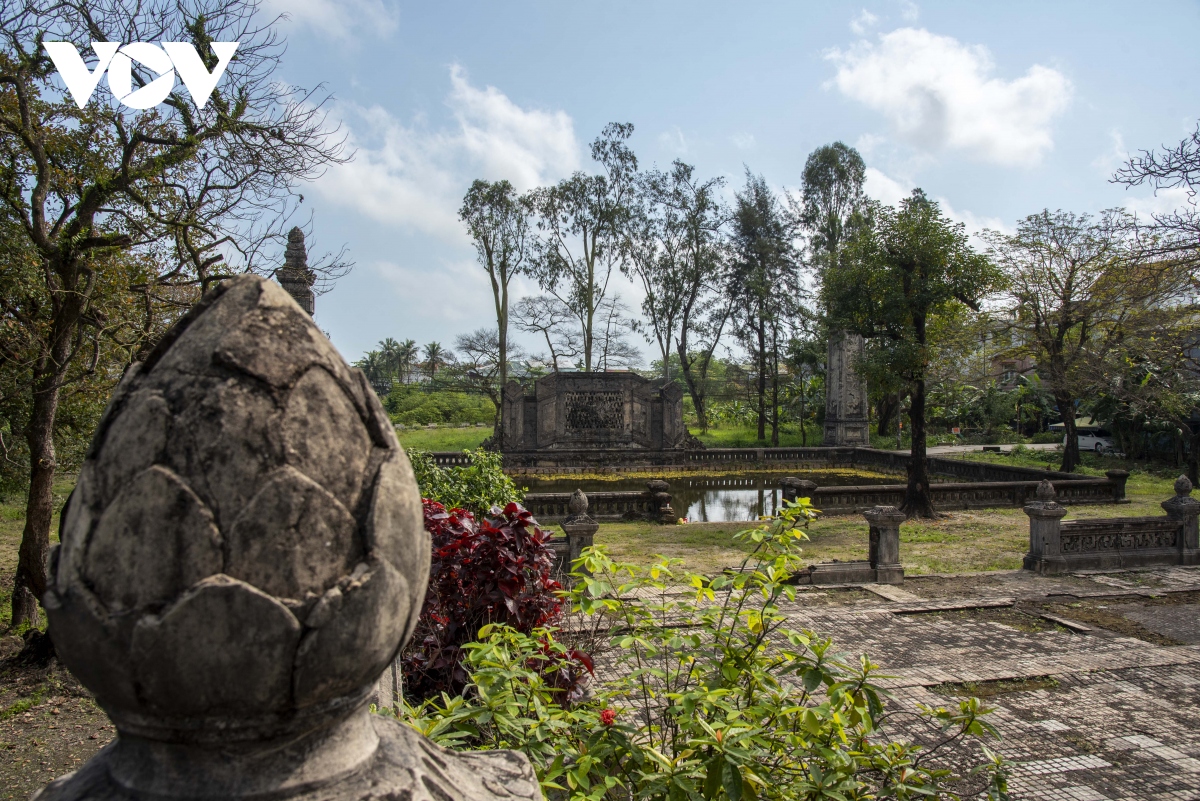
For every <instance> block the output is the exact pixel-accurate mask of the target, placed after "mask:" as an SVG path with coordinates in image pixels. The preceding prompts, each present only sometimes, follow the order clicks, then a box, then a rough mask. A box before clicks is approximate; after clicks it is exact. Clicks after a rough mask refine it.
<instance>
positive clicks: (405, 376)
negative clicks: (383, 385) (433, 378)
mask: <svg viewBox="0 0 1200 801" xmlns="http://www.w3.org/2000/svg"><path fill="white" fill-rule="evenodd" d="M420 355H421V349H420V348H419V347H417V341H416V340H415V339H406V340H404V341H403V342H401V343H400V350H399V354H398V355H397V357H396V363H397V366H398V367H399V368H400V380H401V381H403V382H405V383H408V381H409V379H410V378H411V377H412V369H413V364H414V363H415V362H416V361H417V357H419V356H420Z"/></svg>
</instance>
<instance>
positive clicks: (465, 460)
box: [429, 451, 471, 467]
mask: <svg viewBox="0 0 1200 801" xmlns="http://www.w3.org/2000/svg"><path fill="white" fill-rule="evenodd" d="M429 455H430V456H432V457H433V463H434V464H435V465H437V466H438V467H467V466H469V465H470V464H471V460H470V458H469V457H468V456H467V455H466V454H465V453H463V452H462V451H431V452H430V454H429Z"/></svg>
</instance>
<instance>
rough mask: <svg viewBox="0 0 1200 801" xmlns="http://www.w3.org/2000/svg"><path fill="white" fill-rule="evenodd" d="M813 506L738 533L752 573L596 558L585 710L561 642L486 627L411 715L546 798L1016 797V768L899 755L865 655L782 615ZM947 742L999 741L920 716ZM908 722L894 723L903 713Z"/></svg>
mask: <svg viewBox="0 0 1200 801" xmlns="http://www.w3.org/2000/svg"><path fill="white" fill-rule="evenodd" d="M813 514H814V512H813V510H812V508H811V506H809V505H808V504H807V502H802V503H800V504H796V505H792V506H789V507H788V508H786V509H785V510H784V511H783V512H782V513H781V514H780V515H779V516H778V517H776V518H774V519H772V520H770V521H768V522H765V523H764V524H763V525H761V526H759V527H757V528H754V529H750V530H747V531H743V532H741V533H740V534H738V535H736V536H737V538H738V539H739V540H740V541H742V542H747V543H750V544H752V545H753V550H752V553H751V554H750V555H749V556H748V557H747V559H746V561H745V562H743V564H742V565H741V569H739V570H735V571H729V572H727V573H724V574H722V575H719V576H716V577H704V576H699V575H694V574H686V573H682V572H680V571H679V567H678V563H676V562H672V561H669V560H661V561H659V562H658V563H656V564H653V565H651V566H649V567H640V566H637V565H631V564H619V563H615V562H613V561H612V560H611V559H610V558H609V557H608V556H607V555H606V553H605V552H604V550H603V549H602V548H596V549H591V550H589V551H587V552H585V554H584V556H583V557H582V559H581V560H580V563H578V564H577V568H583V569H586V570H587V571H590V574H585V573H583V572H579V573H577V577H578V581H577V583H576V584H575V586H574V588H573V589H571V590H570V593H569V598H570V602H571V605H572V609H573V611H574V612H575V613H577V614H578V615H580V616H581V620H582V622H580V623H579V626H580V627H583V628H587V627H589V626H591V627H593V628H594V629H599V630H602V631H603V632H604V633H605V635H606V636H605V639H606V641H607V649H606V650H605V651H604V652H600V653H597V654H596V662H597V674H598V676H601V677H603V679H602V680H597V681H596V683H595V685H594V686H593V687H592V694H591V696H590V698H588V699H587V700H586V701H583V702H581V703H576V704H567V703H563V699H562V695H561V693H558V692H556V691H555V686H554V684H555V680H554V674H555V672H556V671H557V670H560V669H562V667H561V666H563V665H567V664H569V660H568V659H567V657H568V656H569V654H568V652H567V649H566V647H565V646H562V645H560V644H558V643H555V642H554V640H553V636H554V632H552V631H550V630H535V631H532V632H519V631H516V630H514V629H512V628H507V627H503V626H500V625H493V626H486V627H484V628H483V629H482V630H481V631H480V632H479V636H480V640H481V641H480V642H475V643H470V644H466V645H464V646H463V649H464V650H465V652H466V660H465V663H464V671H465V672H466V673H467V674H468V678H467V682H468V683H467V684H466V686H465V687H464V689H463V691H462V693H461V694H458V695H449V694H447V695H443V696H441V697H440V698H435V699H430V700H429V701H427V702H425V703H424V704H421V705H420V706H417V707H410V708H407V709H406V710H405V715H406V717H407V719H408V721H409V722H410V723H411V724H412V725H413V726H414V727H415V728H417V729H419V730H420V731H422V732H423V733H425V734H426V735H427V736H429V737H431V738H432V739H433V740H434V741H436V742H438V743H441V744H443V745H447V746H451V747H456V748H479V749H484V748H489V749H490V748H515V749H517V750H520V751H522V752H524V753H525V754H527V755H528V756H529V758H530V760H531V761H532V762H533V765H534V768H535V770H536V772H537V775H538V778H539V780H540V781H541V783H542V788H543V791H544V792H545V793H546V796H547V797H548V798H552V799H558V798H568V797H569V798H572V799H593V800H594V801H600V799H622V800H624V799H666V800H668V801H684V799H719V798H724V799H729V801H743V799H747V800H751V799H817V798H822V799H845V800H848V799H868V798H885V797H886V798H909V799H911V798H931V797H942V798H946V797H955V796H954V794H953V792H950V789H951V788H950V786H949V782H950V780H952V779H953V788H954V789H957V790H958V791H959V792H962V791H964V790H965V791H967V794H975V795H981V794H984V793H987V794H988V797H990V798H995V799H1000V798H1006V797H1007V795H1006V765H1005V763H1004V761H1003V760H1002V759H1000V758H999V757H994V756H993V755H992V754H991V753H990V752H988V751H986V750H985V752H984V753H985V754H986V755H987V757H988V759H989V760H990V761H988V762H986V763H985V764H983V765H981V766H980V767H979V768H978V769H977V770H976V772H974V773H972V774H970V775H967V776H958V777H951V776H950V775H949V772H948V771H946V770H944V769H939V768H937V767H934V766H932V765H930V764H929V760H930V757H931V755H932V754H933V753H934V751H936V747H935V748H931V749H929V750H923V749H921V748H920V747H918V746H915V745H912V744H910V743H907V742H901V741H896V740H894V739H893V738H894V737H895V734H894V733H893V730H892V729H891V728H889V726H890V718H891V717H892V715H894V714H897V711H896V710H895V709H894V708H892V709H889V707H887V706H885V702H886V697H885V693H884V691H883V690H881V689H880V688H878V687H877V686H875V684H874V683H873V680H874V677H875V673H876V666H875V665H874V664H872V663H871V662H870V661H869V660H868V659H867V658H865V657H864V658H862V659H860V660H858V661H855V662H849V661H846V660H844V659H843V658H842V657H841V656H839V655H838V654H836V653H835V652H834V650H833V647H832V643H831V642H830V641H829V640H827V639H822V638H820V637H818V636H817V635H815V634H813V633H811V632H802V631H796V630H793V629H790V628H788V626H787V618H786V616H785V615H784V613H783V611H782V610H781V608H780V605H781V603H782V602H784V601H794V600H795V596H796V591H795V588H794V587H793V586H792V585H791V584H790V583H789V580H790V579H791V577H792V575H793V573H794V571H796V570H797V569H799V568H800V567H801V559H800V554H799V548H798V543H799V541H800V540H801V539H802V538H803V536H804V535H803V532H802V531H801V530H800V526H801V525H802V524H803V523H804V522H805V521H806V520H807V519H809V518H810V517H812V516H813ZM918 711H919V713H920V716H919V719H920V720H922V721H924V722H925V723H927V724H928V725H929V726H930V733H931V734H933V735H934V736H933V739H935V740H940V741H941V742H942V743H949V742H955V741H961V740H963V739H966V738H979V737H984V736H989V735H994V734H995V730H994V729H993V728H992V727H991V726H990V725H989V724H987V723H986V722H985V720H984V719H983V716H984V715H985V714H986V713H987V712H988V711H989V710H987V709H984V708H982V707H981V706H980V704H979V702H978V700H976V699H970V700H967V701H962V702H960V703H959V704H957V705H955V706H954V707H952V708H949V709H946V708H936V709H935V708H921V709H919V710H918ZM908 712H909V711H908V710H903V711H902V712H901V714H905V713H908Z"/></svg>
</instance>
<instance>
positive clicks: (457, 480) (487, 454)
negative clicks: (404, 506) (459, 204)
mask: <svg viewBox="0 0 1200 801" xmlns="http://www.w3.org/2000/svg"><path fill="white" fill-rule="evenodd" d="M463 453H465V454H466V455H467V459H468V461H469V462H470V464H468V465H465V466H461V467H438V466H437V465H436V464H434V461H433V456H431V455H430V454H428V453H425V452H424V451H418V450H411V451H408V458H409V460H410V461H411V462H412V466H413V473H414V474H415V475H416V477H417V489H418V490H420V492H421V497H422V498H428V499H429V500H431V501H437V502H438V503H440V504H442V505H443V506H445V507H446V508H447V509H466V510H468V511H469V512H471V513H472V514H474V515H475V516H477V517H482V516H484V515H486V514H487V513H488V511H489V510H490V509H491V508H492V507H493V506H500V507H504V506H507V505H508V504H510V503H520V502H521V500H523V499H524V497H525V493H524V491H522V490H519V489H517V485H516V484H514V483H513V480H512V479H511V478H509V477H508V476H506V475H505V474H504V461H503V457H502V456H501V455H500V454H499V453H494V452H491V451H485V450H483V449H482V448H478V449H476V450H473V451H463Z"/></svg>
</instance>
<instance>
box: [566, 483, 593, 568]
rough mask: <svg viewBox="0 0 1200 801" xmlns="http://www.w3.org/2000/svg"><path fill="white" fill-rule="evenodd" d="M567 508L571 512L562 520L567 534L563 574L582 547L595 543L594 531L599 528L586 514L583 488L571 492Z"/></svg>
mask: <svg viewBox="0 0 1200 801" xmlns="http://www.w3.org/2000/svg"><path fill="white" fill-rule="evenodd" d="M567 508H568V509H569V510H570V512H571V513H570V514H569V515H567V518H566V519H565V520H563V522H562V530H563V533H564V534H566V535H567V553H566V565H564V567H563V570H562V572H563V575H567V574H569V573H570V572H571V566H572V565H573V564H575V560H576V559H578V558H579V556H580V554H582V553H583V549H584V548H590V547H592V545H593V544H595V541H596V531H597V530H599V528H600V524H599V523H597V522H596V521H595V519H594V518H592V516H591V515H589V514H588V499H587V495H584V494H583V490H581V489H577V490H575V491H574V492H573V493H571V501H570V503H569V504H568V506H567Z"/></svg>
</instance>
